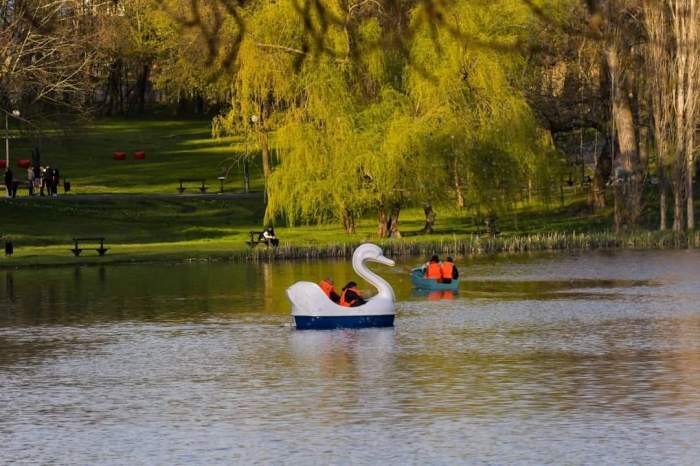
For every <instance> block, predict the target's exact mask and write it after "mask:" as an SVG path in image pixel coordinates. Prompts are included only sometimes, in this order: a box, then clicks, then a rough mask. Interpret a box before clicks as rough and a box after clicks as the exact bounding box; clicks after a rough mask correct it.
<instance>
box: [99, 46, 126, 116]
mask: <svg viewBox="0 0 700 466" xmlns="http://www.w3.org/2000/svg"><path fill="white" fill-rule="evenodd" d="M121 87H122V60H121V58H117V59H116V60H114V61H113V62H112V63H111V64H110V66H109V75H108V77H107V89H106V92H105V100H104V102H103V104H102V108H103V113H104V114H105V115H113V114H115V113H122V110H123V109H122V108H121V99H122V96H121Z"/></svg>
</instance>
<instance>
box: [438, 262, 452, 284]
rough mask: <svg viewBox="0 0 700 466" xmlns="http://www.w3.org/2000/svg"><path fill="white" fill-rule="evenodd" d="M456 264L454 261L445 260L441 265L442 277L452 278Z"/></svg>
mask: <svg viewBox="0 0 700 466" xmlns="http://www.w3.org/2000/svg"><path fill="white" fill-rule="evenodd" d="M454 268H455V265H454V264H453V263H452V262H443V263H442V265H441V266H440V270H441V272H442V278H443V279H447V280H452V271H453V270H454Z"/></svg>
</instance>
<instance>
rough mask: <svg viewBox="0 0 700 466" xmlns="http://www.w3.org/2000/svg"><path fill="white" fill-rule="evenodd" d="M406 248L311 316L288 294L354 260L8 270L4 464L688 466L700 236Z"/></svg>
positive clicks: (1, 383) (693, 426)
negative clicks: (335, 319) (300, 323)
mask: <svg viewBox="0 0 700 466" xmlns="http://www.w3.org/2000/svg"><path fill="white" fill-rule="evenodd" d="M415 262H417V260H412V261H411V260H404V261H402V262H400V263H399V266H398V267H396V268H395V269H388V268H386V267H382V266H377V267H375V269H376V270H378V271H379V272H380V273H381V274H382V275H384V276H385V277H387V278H388V280H389V281H390V282H391V283H392V285H393V286H394V288H395V290H396V292H397V297H398V299H399V301H400V303H399V312H398V316H397V319H396V328H395V329H379V330H377V329H374V330H372V329H368V330H356V331H341V330H339V331H323V332H314V331H306V332H301V331H295V330H293V329H291V328H289V327H288V326H286V327H285V325H288V322H289V321H290V318H289V305H288V304H287V302H286V301H285V300H284V294H283V292H284V288H285V287H286V286H288V285H290V284H291V283H293V282H294V281H296V280H299V279H318V278H320V277H322V276H324V275H326V274H332V275H333V276H334V277H335V278H336V282H343V281H346V280H349V279H350V278H353V273H352V270H351V267H350V266H349V264H347V263H345V262H316V263H306V262H296V263H283V264H260V265H250V264H203V265H178V266H165V265H139V266H123V267H121V266H113V267H104V268H102V267H84V268H75V269H49V270H38V269H37V270H22V271H0V463H3V464H11V463H17V462H19V463H21V462H26V463H39V464H129V465H138V464H227V463H246V464H252V463H263V464H278V463H303V464H350V463H352V464H362V463H375V464H376V463H394V464H407V463H414V464H415V463H420V464H425V463H435V464H455V463H469V464H538V465H539V464H611V465H619V464H649V465H657V464H687V465H697V464H700V253H699V252H697V251H672V252H624V253H623V252H620V253H586V254H576V255H538V256H517V257H500V258H495V259H493V258H492V259H477V260H461V261H459V262H458V265H459V266H460V269H461V271H462V275H463V277H464V280H463V283H462V291H461V292H460V294H459V295H457V296H445V295H427V296H425V295H417V294H415V293H413V292H412V291H411V287H410V282H409V279H408V274H407V272H406V270H408V267H410V266H411V265H413V264H414V263H415ZM365 287H367V286H366V285H365Z"/></svg>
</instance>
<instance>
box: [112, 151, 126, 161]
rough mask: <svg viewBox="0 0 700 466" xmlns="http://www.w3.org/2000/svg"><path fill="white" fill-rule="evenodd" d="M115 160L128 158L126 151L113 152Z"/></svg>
mask: <svg viewBox="0 0 700 466" xmlns="http://www.w3.org/2000/svg"><path fill="white" fill-rule="evenodd" d="M112 158H113V159H114V160H126V152H112Z"/></svg>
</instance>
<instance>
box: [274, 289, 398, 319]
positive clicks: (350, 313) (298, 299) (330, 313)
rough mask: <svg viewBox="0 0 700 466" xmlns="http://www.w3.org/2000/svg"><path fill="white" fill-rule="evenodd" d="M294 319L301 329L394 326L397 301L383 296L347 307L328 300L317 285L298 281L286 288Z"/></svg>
mask: <svg viewBox="0 0 700 466" xmlns="http://www.w3.org/2000/svg"><path fill="white" fill-rule="evenodd" d="M287 298H289V301H290V302H291V303H292V317H293V318H294V323H295V324H296V327H297V329H299V330H309V329H315V330H322V329H334V328H362V327H391V326H393V325H394V315H395V312H394V302H393V300H392V299H390V298H386V297H384V296H381V295H377V296H374V297H372V298H370V299H369V300H367V303H365V304H363V305H362V306H358V307H344V306H339V305H337V304H335V303H334V302H333V301H331V300H330V299H328V296H326V295H325V294H324V293H323V291H321V288H319V286H318V285H316V284H315V283H311V282H297V283H295V284H294V285H292V286H290V287H289V288H287Z"/></svg>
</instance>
